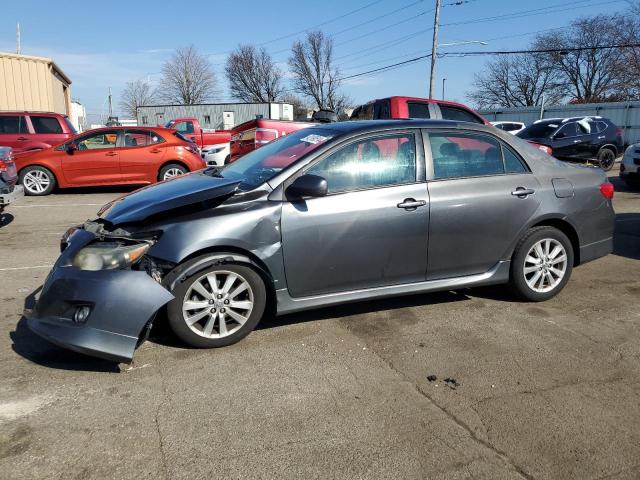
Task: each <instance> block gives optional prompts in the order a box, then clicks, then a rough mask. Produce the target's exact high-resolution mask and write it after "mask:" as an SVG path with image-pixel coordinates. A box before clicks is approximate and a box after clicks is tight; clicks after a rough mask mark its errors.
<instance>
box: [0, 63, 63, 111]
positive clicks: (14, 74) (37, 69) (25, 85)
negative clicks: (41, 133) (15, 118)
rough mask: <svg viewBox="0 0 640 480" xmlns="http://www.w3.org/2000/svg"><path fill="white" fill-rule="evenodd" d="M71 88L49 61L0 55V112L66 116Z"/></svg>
mask: <svg viewBox="0 0 640 480" xmlns="http://www.w3.org/2000/svg"><path fill="white" fill-rule="evenodd" d="M70 85H71V80H69V77H67V76H66V75H65V74H64V72H63V71H62V70H61V69H60V67H58V66H57V65H56V64H55V63H54V62H53V60H51V59H50V58H44V57H32V56H29V55H18V54H15V53H3V52H0V110H20V111H24V110H27V111H40V112H57V113H62V114H65V115H69V114H70V113H71V91H70Z"/></svg>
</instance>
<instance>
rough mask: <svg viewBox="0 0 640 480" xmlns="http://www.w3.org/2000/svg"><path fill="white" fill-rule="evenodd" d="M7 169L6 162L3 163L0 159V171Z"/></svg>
mask: <svg viewBox="0 0 640 480" xmlns="http://www.w3.org/2000/svg"><path fill="white" fill-rule="evenodd" d="M6 171H7V164H6V163H4V160H2V159H0V173H4V172H6Z"/></svg>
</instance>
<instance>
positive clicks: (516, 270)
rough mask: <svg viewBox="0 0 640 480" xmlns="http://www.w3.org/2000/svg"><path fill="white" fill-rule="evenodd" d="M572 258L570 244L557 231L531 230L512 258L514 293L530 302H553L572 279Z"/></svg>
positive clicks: (546, 229) (541, 228)
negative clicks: (550, 300)
mask: <svg viewBox="0 0 640 480" xmlns="http://www.w3.org/2000/svg"><path fill="white" fill-rule="evenodd" d="M573 255H574V254H573V247H572V245H571V241H570V240H569V239H568V238H567V236H566V235H565V234H564V233H562V232H561V231H560V230H558V229H557V228H553V227H536V228H532V229H531V230H529V231H528V232H527V233H526V234H525V236H524V237H522V239H521V240H520V242H518V245H517V246H516V249H515V251H514V253H513V256H512V257H511V275H510V279H509V284H510V286H511V289H512V290H513V291H514V293H515V294H516V295H517V296H518V297H520V298H521V299H523V300H526V301H529V302H543V301H545V300H549V299H550V298H553V297H554V296H556V295H557V294H558V293H559V292H560V291H561V290H562V289H563V288H564V286H565V285H566V284H567V282H568V281H569V278H570V277H571V271H572V269H573Z"/></svg>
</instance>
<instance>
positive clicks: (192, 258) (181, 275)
mask: <svg viewBox="0 0 640 480" xmlns="http://www.w3.org/2000/svg"><path fill="white" fill-rule="evenodd" d="M225 263H227V264H228V263H233V264H240V265H247V266H249V267H250V268H252V269H253V270H255V271H256V273H258V275H260V277H261V278H262V281H263V282H264V284H265V287H266V289H267V309H268V310H267V311H268V312H269V313H271V312H275V311H276V295H275V283H274V280H273V276H272V274H271V271H270V270H269V267H268V266H267V265H266V264H265V263H264V262H263V261H262V260H261V259H260V258H259V257H258V256H256V255H255V254H253V253H251V252H250V251H248V250H245V249H243V248H239V247H234V246H227V245H216V246H212V247H207V248H204V249H202V250H198V251H195V252H192V253H190V254H189V255H188V256H186V257H185V258H183V259H182V260H181V261H180V262H179V263H178V264H177V265H176V266H175V267H174V268H173V270H171V271H170V272H169V273H168V274H167V275H165V277H164V278H163V280H162V284H163V286H164V287H165V288H166V289H167V290H169V291H173V289H174V288H175V286H176V285H177V284H178V283H179V282H182V281H184V280H186V278H187V277H190V276H191V275H193V274H195V273H197V272H199V271H202V270H204V269H206V268H209V267H210V266H212V265H222V264H225Z"/></svg>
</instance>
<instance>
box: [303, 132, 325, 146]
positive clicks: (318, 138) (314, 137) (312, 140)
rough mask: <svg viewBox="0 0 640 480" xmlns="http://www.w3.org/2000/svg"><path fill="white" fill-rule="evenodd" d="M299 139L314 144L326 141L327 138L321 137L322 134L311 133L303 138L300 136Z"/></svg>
mask: <svg viewBox="0 0 640 480" xmlns="http://www.w3.org/2000/svg"><path fill="white" fill-rule="evenodd" d="M300 140H301V141H303V142H305V143H311V144H313V145H316V144H318V143H322V142H326V141H327V140H328V137H323V136H322V135H316V134H311V135H307V136H306V137H304V138H301V139H300Z"/></svg>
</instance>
